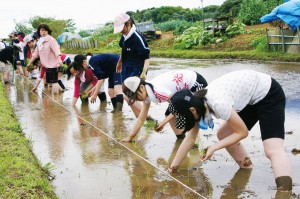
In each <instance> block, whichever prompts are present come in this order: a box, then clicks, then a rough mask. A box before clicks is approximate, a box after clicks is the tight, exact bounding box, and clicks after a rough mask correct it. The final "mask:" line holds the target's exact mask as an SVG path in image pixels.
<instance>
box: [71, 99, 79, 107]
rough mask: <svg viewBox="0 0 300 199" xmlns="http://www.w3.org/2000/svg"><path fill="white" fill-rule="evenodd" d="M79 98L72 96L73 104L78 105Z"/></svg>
mask: <svg viewBox="0 0 300 199" xmlns="http://www.w3.org/2000/svg"><path fill="white" fill-rule="evenodd" d="M77 100H78V98H77V97H73V98H72V106H75V105H76V102H77Z"/></svg>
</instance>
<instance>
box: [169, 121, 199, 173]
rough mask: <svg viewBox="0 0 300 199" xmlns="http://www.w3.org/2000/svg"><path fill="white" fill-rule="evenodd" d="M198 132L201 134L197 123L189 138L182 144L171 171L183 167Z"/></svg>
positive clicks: (188, 134) (188, 135) (189, 133)
mask: <svg viewBox="0 0 300 199" xmlns="http://www.w3.org/2000/svg"><path fill="white" fill-rule="evenodd" d="M198 132H199V128H198V123H195V125H194V127H193V128H192V129H191V130H190V131H189V132H188V133H187V136H186V137H185V138H184V140H183V141H182V143H181V144H180V146H179V149H178V151H177V153H176V155H175V158H174V160H173V161H172V164H171V166H170V168H171V169H177V168H178V167H179V166H180V165H181V163H182V161H183V159H184V158H185V156H186V155H187V154H188V152H189V151H190V150H191V149H192V148H193V146H194V143H195V140H196V138H197V135H198Z"/></svg>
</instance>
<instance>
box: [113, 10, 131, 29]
mask: <svg viewBox="0 0 300 199" xmlns="http://www.w3.org/2000/svg"><path fill="white" fill-rule="evenodd" d="M129 19H130V16H129V15H128V14H125V13H120V14H119V15H118V16H116V17H115V21H114V33H119V32H121V31H122V30H123V28H124V24H125V22H126V21H128V20H129Z"/></svg>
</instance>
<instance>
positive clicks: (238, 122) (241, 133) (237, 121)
mask: <svg viewBox="0 0 300 199" xmlns="http://www.w3.org/2000/svg"><path fill="white" fill-rule="evenodd" d="M227 122H228V124H229V125H230V127H231V128H232V130H233V133H232V134H231V135H229V136H228V137H226V138H224V139H222V140H220V141H219V142H217V143H215V144H213V145H211V146H210V147H208V149H207V152H206V156H205V157H204V158H203V161H206V160H208V159H210V158H211V157H212V155H213V153H214V152H215V151H217V150H219V149H222V148H225V147H228V146H230V145H233V144H235V143H237V142H239V141H240V140H242V139H244V138H245V137H247V135H248V129H247V127H246V125H245V123H244V122H243V120H242V119H241V118H240V116H239V115H238V114H237V112H236V111H235V110H233V109H232V111H231V114H230V117H229V119H228V120H227Z"/></svg>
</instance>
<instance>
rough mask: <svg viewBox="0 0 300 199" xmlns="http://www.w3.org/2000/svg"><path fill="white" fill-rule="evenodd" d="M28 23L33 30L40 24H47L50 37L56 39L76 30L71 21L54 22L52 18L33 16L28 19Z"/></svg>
mask: <svg viewBox="0 0 300 199" xmlns="http://www.w3.org/2000/svg"><path fill="white" fill-rule="evenodd" d="M29 23H30V24H31V26H32V27H33V28H34V29H37V28H38V26H39V25H40V24H47V25H48V26H49V27H50V29H51V30H52V35H51V36H53V37H54V38H57V37H58V36H59V35H60V34H61V33H63V32H74V31H75V30H76V28H75V23H74V22H73V19H66V20H65V19H61V20H56V19H55V18H53V17H40V16H34V17H32V18H30V19H29Z"/></svg>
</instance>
